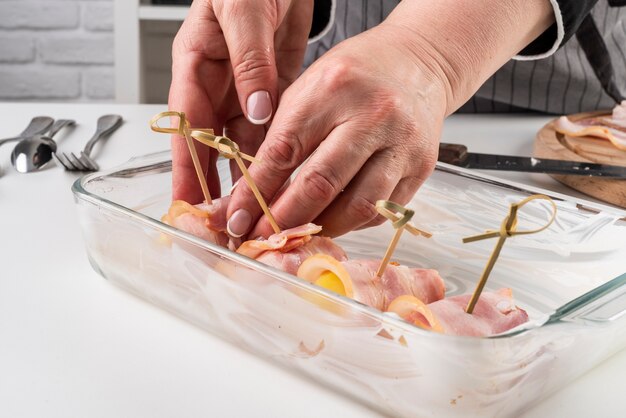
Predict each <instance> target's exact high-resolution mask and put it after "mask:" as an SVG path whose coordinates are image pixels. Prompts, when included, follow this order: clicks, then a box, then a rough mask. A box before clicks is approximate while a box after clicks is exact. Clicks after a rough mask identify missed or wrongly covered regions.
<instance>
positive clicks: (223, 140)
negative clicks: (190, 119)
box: [191, 130, 280, 234]
mask: <svg viewBox="0 0 626 418" xmlns="http://www.w3.org/2000/svg"><path fill="white" fill-rule="evenodd" d="M191 136H192V137H193V138H194V139H196V140H197V141H199V142H201V143H203V144H205V145H208V146H210V147H213V148H215V149H217V150H218V151H219V153H220V155H222V156H223V157H224V158H228V159H234V160H235V162H236V163H237V166H238V167H239V169H240V170H241V173H242V174H243V178H244V179H245V180H246V183H248V187H250V190H252V193H253V194H254V197H255V198H256V200H257V202H259V205H260V206H261V209H262V210H263V213H264V214H265V216H266V217H267V219H268V221H269V223H270V225H271V226H272V229H273V230H274V233H276V234H279V233H280V227H279V226H278V223H277V222H276V219H274V216H273V215H272V212H270V208H269V207H268V206H267V203H266V202H265V199H263V196H262V195H261V192H260V191H259V188H258V187H257V185H256V183H255V182H254V179H253V178H252V176H251V175H250V172H249V171H248V168H247V167H246V164H245V163H244V162H243V160H244V159H245V160H248V161H251V162H259V160H257V159H256V158H254V157H251V156H249V155H246V154H244V153H242V152H241V151H240V150H239V145H237V143H236V142H235V141H233V140H231V139H229V138H227V137H225V136H216V135H213V134H212V133H207V132H205V131H200V130H194V131H192V132H191Z"/></svg>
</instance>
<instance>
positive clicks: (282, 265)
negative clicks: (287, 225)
mask: <svg viewBox="0 0 626 418" xmlns="http://www.w3.org/2000/svg"><path fill="white" fill-rule="evenodd" d="M321 230H322V227H321V226H318V225H315V224H311V223H309V224H305V225H301V226H298V227H295V228H291V229H286V230H284V231H282V232H281V233H279V234H274V235H271V236H270V237H269V238H267V239H259V240H252V241H246V242H244V243H243V244H241V246H240V247H239V248H238V249H237V252H238V253H240V254H243V255H245V256H247V257H250V258H254V259H255V260H258V261H260V262H262V263H265V264H267V265H270V266H272V267H276V268H277V269H279V270H283V271H285V272H287V273H290V274H296V272H297V271H298V268H299V267H300V265H301V264H302V262H303V261H304V260H305V259H306V258H307V257H309V256H311V255H313V254H317V253H323V254H328V255H330V256H332V257H334V258H336V259H339V260H345V259H347V257H346V253H345V252H344V251H343V250H342V249H341V247H339V246H338V245H337V244H335V243H334V242H333V241H332V240H331V239H330V238H326V237H319V236H314V235H315V234H317V233H319V232H320V231H321Z"/></svg>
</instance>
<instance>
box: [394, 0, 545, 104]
mask: <svg viewBox="0 0 626 418" xmlns="http://www.w3.org/2000/svg"><path fill="white" fill-rule="evenodd" d="M553 22H554V11H553V8H552V6H551V4H550V2H549V1H548V0H506V1H504V0H463V1H459V0H405V1H402V2H400V4H399V5H398V6H397V8H396V9H395V10H394V11H393V13H392V14H391V15H390V16H389V17H388V18H387V20H386V21H385V22H384V24H383V26H385V27H389V28H390V29H392V28H393V30H394V31H395V32H396V33H397V34H398V35H399V36H398V38H397V42H400V43H402V44H403V46H404V48H405V49H406V50H407V51H408V53H409V55H408V56H409V57H412V58H413V59H414V60H415V61H416V63H418V65H421V66H424V65H427V66H428V67H429V69H430V70H431V71H433V72H434V73H435V75H436V76H438V77H439V78H440V79H441V80H443V84H444V88H445V89H446V102H447V104H446V114H451V113H453V112H454V111H455V110H456V109H457V108H458V107H460V106H461V105H462V104H463V103H465V102H466V101H467V100H468V99H469V98H470V97H471V96H472V95H473V94H474V92H475V91H476V90H477V89H478V88H479V87H480V86H481V85H482V84H483V83H484V82H485V80H487V78H489V77H490V76H491V75H492V74H493V73H494V72H495V71H496V70H497V69H498V68H500V67H501V66H502V65H503V64H504V63H506V62H507V61H508V60H509V59H511V57H513V56H514V55H516V54H517V53H518V52H519V51H521V50H522V49H524V47H525V46H527V45H528V44H530V43H531V42H532V41H533V40H534V39H535V38H537V36H539V35H540V34H541V33H543V32H544V31H545V30H546V29H547V28H548V27H549V26H550V25H551V24H552V23H553Z"/></svg>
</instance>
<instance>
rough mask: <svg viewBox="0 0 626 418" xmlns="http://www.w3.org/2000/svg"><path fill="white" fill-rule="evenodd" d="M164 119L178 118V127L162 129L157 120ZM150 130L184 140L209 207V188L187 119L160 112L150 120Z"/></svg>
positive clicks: (181, 114) (176, 114) (173, 112)
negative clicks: (176, 136) (177, 136)
mask: <svg viewBox="0 0 626 418" xmlns="http://www.w3.org/2000/svg"><path fill="white" fill-rule="evenodd" d="M166 117H177V118H178V127H177V128H162V127H160V126H159V120H161V119H163V118H166ZM150 129H152V130H153V131H154V132H159V133H165V134H175V135H179V136H182V137H184V138H185V141H186V142H187V148H188V149H189V154H191V160H192V161H193V167H194V168H195V170H196V176H198V181H199V182H200V188H201V189H202V194H203V195H204V200H205V201H206V202H207V203H208V204H209V205H210V204H212V203H213V200H212V199H211V193H210V192H209V186H208V184H207V182H206V176H205V174H204V171H203V170H202V164H201V163H200V158H199V157H198V151H197V150H196V145H195V143H194V142H193V139H192V137H191V132H190V130H189V124H188V123H187V117H186V116H185V113H184V112H175V111H167V112H161V113H159V114H158V115H155V116H154V117H153V118H152V119H151V120H150ZM200 131H202V132H204V133H207V134H208V133H210V134H212V133H213V130H212V129H200Z"/></svg>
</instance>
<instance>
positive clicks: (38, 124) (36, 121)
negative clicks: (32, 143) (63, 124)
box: [0, 116, 54, 146]
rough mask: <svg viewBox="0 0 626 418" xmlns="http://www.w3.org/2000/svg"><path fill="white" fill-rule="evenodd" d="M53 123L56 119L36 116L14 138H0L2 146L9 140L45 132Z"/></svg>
mask: <svg viewBox="0 0 626 418" xmlns="http://www.w3.org/2000/svg"><path fill="white" fill-rule="evenodd" d="M53 123H54V119H52V118H51V117H49V116H37V117H34V118H33V119H32V120H31V121H30V123H29V124H28V126H27V127H26V129H24V131H23V132H22V133H21V134H19V135H18V136H16V137H13V138H6V139H0V146H2V145H4V144H6V143H8V142H13V141H19V140H21V139H24V138H28V137H31V136H33V135H39V134H43V133H44V132H46V131H47V130H48V129H50V127H51V126H52V124H53Z"/></svg>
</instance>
